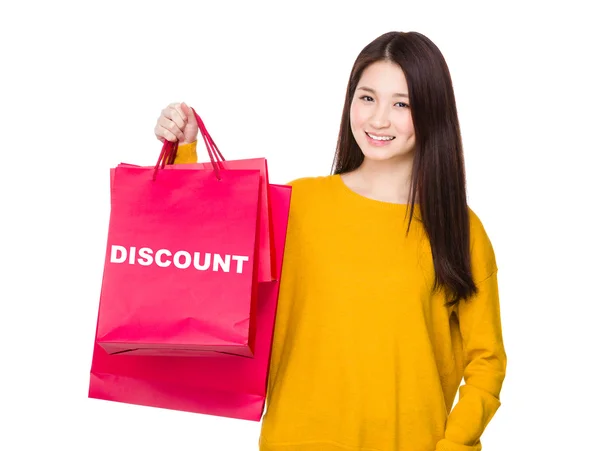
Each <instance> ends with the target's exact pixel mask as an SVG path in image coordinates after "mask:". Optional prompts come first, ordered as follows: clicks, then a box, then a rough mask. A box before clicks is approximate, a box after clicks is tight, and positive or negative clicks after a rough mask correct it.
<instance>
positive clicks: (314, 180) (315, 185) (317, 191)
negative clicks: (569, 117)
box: [286, 175, 336, 199]
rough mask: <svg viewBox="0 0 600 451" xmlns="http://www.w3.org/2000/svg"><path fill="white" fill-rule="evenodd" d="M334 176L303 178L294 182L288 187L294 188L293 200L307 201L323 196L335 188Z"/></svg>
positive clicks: (289, 183)
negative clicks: (307, 199) (306, 199)
mask: <svg viewBox="0 0 600 451" xmlns="http://www.w3.org/2000/svg"><path fill="white" fill-rule="evenodd" d="M334 177H336V176H334V175H320V176H313V177H301V178H298V179H295V180H292V181H290V182H288V183H286V185H289V186H291V187H292V198H295V199H305V198H314V197H316V196H319V197H321V196H323V194H324V193H326V192H328V191H329V190H331V189H332V188H333V187H334Z"/></svg>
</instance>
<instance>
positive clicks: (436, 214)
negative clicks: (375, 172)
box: [332, 32, 477, 306]
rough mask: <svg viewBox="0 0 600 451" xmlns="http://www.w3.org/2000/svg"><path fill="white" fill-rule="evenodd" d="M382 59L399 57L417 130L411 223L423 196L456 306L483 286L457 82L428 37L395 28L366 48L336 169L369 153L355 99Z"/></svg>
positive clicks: (439, 284) (436, 257)
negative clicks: (474, 261) (357, 131)
mask: <svg viewBox="0 0 600 451" xmlns="http://www.w3.org/2000/svg"><path fill="white" fill-rule="evenodd" d="M378 61H390V62H393V63H396V64H397V65H399V66H400V68H401V69H402V71H403V72H404V74H405V76H406V81H407V83H408V96H409V99H410V102H411V114H412V121H413V126H414V131H415V153H414V162H413V167H412V178H411V183H410V194H409V200H410V204H411V205H410V219H409V222H408V229H410V224H411V221H412V219H413V214H414V209H415V202H416V199H417V198H418V200H419V208H420V216H421V218H420V219H421V221H422V223H423V227H424V229H425V232H426V234H427V237H428V239H429V244H430V247H431V253H432V257H433V264H434V269H435V282H434V289H438V288H443V289H444V290H445V291H446V295H447V299H448V300H447V302H446V305H449V306H453V305H454V304H456V303H458V302H459V301H460V300H461V299H468V298H469V297H471V296H472V295H473V294H475V293H476V292H477V287H476V285H475V282H474V281H473V274H472V270H471V253H470V244H469V242H470V236H469V235H470V233H469V227H470V225H469V209H468V206H467V195H466V180H465V167H464V157H463V148H462V139H461V135H460V127H459V122H458V114H457V110H456V102H455V98H454V89H453V87H452V79H451V77H450V71H449V70H448V66H447V64H446V61H445V59H444V57H443V55H442V53H441V52H440V50H439V49H438V47H437V46H436V45H435V44H434V43H433V42H432V41H431V40H430V39H429V38H427V37H426V36H424V35H422V34H420V33H417V32H389V33H385V34H383V35H381V36H380V37H378V38H377V39H375V40H374V41H373V42H371V43H370V44H369V45H367V46H366V47H365V48H364V49H363V50H362V51H361V52H360V54H359V55H358V57H357V58H356V61H355V62H354V66H353V67H352V72H351V74H350V80H349V81H348V88H347V91H346V100H345V102H344V110H343V113H342V120H341V125H340V132H339V135H338V142H337V149H336V153H335V158H334V163H333V169H332V171H333V173H334V174H343V173H346V172H350V171H353V170H355V169H357V168H358V167H359V166H360V165H361V164H362V162H363V160H364V155H363V153H362V151H361V150H360V147H359V146H358V144H357V142H356V140H355V139H354V136H353V134H352V130H351V128H350V105H351V103H352V99H353V97H354V92H355V90H356V87H357V84H358V82H359V80H360V77H361V76H362V73H363V71H364V70H365V69H366V68H367V67H369V66H370V65H371V64H373V63H375V62H378ZM407 233H408V230H407Z"/></svg>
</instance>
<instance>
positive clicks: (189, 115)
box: [181, 102, 198, 125]
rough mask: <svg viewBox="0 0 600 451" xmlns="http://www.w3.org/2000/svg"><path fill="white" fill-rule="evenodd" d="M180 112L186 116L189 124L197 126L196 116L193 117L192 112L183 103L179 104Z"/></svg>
mask: <svg viewBox="0 0 600 451" xmlns="http://www.w3.org/2000/svg"><path fill="white" fill-rule="evenodd" d="M181 111H183V114H185V115H186V116H187V122H188V123H189V124H196V125H198V121H197V120H196V116H195V115H194V112H193V111H192V109H191V108H190V107H189V106H187V104H186V103H185V102H182V103H181Z"/></svg>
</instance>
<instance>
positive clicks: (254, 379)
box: [88, 185, 291, 421]
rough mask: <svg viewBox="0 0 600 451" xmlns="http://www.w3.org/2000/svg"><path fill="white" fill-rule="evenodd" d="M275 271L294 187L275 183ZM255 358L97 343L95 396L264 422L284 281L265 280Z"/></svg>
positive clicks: (92, 391)
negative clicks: (116, 348) (118, 350)
mask: <svg viewBox="0 0 600 451" xmlns="http://www.w3.org/2000/svg"><path fill="white" fill-rule="evenodd" d="M269 191H270V193H269V194H270V200H271V214H272V218H273V221H272V222H273V226H274V227H273V237H274V243H275V249H276V260H275V263H276V271H277V272H276V276H277V279H280V276H281V267H282V262H283V253H284V246H285V236H286V232H287V223H288V214H289V206H290V195H291V187H289V186H278V185H270V187H269ZM258 285H259V289H258V302H257V312H256V313H257V315H256V327H257V328H256V341H255V353H254V357H253V358H246V357H241V356H236V355H230V354H219V353H212V354H211V355H210V356H203V357H172V356H171V357H164V356H140V355H129V354H121V355H108V354H106V353H105V352H104V351H103V350H102V349H101V348H100V347H99V346H98V345H95V346H94V353H93V360H92V367H91V373H90V384H89V394H88V396H89V397H90V398H95V399H102V400H108V401H114V402H121V403H128V404H137V405H143V406H150V407H158V408H164V409H171V410H180V411H187V412H194V413H201V414H208V415H217V416H224V417H229V418H239V419H246V420H252V421H260V419H261V416H262V413H263V410H264V405H265V397H266V390H267V378H268V368H269V360H270V355H271V345H272V337H273V329H274V324H275V316H276V308H277V297H278V293H279V281H273V282H267V283H260V284H258Z"/></svg>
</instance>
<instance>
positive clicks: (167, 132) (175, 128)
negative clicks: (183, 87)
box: [154, 103, 187, 142]
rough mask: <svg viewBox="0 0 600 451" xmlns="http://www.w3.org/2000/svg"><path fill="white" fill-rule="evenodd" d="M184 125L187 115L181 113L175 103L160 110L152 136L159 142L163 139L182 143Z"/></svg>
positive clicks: (179, 107)
mask: <svg viewBox="0 0 600 451" xmlns="http://www.w3.org/2000/svg"><path fill="white" fill-rule="evenodd" d="M186 123H187V115H186V114H184V113H183V111H182V110H181V106H180V105H179V104H177V103H172V104H170V105H169V106H168V107H167V108H165V109H164V110H162V112H161V114H160V116H159V118H158V120H157V121H156V126H155V127H154V134H155V135H156V137H157V138H158V139H159V140H160V141H161V142H164V139H167V140H169V141H171V142H174V141H178V140H180V141H182V140H183V139H184V133H183V132H184V129H185V126H186ZM161 138H162V139H161Z"/></svg>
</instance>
